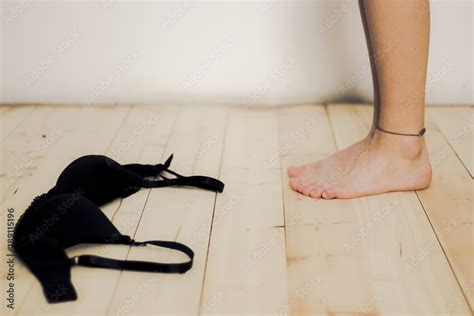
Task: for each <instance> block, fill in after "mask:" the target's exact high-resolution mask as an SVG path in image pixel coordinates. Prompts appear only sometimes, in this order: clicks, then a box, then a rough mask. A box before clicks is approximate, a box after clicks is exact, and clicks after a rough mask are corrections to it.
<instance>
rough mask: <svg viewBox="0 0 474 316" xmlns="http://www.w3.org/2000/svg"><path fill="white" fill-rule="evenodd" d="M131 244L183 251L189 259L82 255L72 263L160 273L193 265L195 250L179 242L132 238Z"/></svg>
mask: <svg viewBox="0 0 474 316" xmlns="http://www.w3.org/2000/svg"><path fill="white" fill-rule="evenodd" d="M129 244H130V245H133V246H146V245H154V246H158V247H163V248H168V249H173V250H177V251H181V252H182V253H185V254H186V255H187V256H188V257H189V260H188V261H186V262H182V263H160V262H149V261H135V260H117V259H111V258H104V257H100V256H94V255H81V256H75V257H72V258H71V264H72V265H73V266H74V265H78V266H85V267H93V268H106V269H116V270H128V271H142V272H160V273H185V272H186V271H188V270H189V269H191V268H192V266H193V260H194V252H193V251H192V250H191V248H189V247H188V246H186V245H183V244H181V243H179V242H175V241H163V240H149V241H143V242H137V241H135V240H133V239H130V242H129Z"/></svg>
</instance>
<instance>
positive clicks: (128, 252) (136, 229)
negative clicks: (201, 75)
mask: <svg viewBox="0 0 474 316" xmlns="http://www.w3.org/2000/svg"><path fill="white" fill-rule="evenodd" d="M181 110H182V108H180V109H179V111H178V112H177V113H176V118H175V120H174V122H173V127H172V128H171V131H170V133H169V135H168V139H167V141H166V145H165V148H168V145H169V142H170V139H171V137H172V135H173V132H174V130H175V127H176V123H177V121H178V118H179V116H180V113H181ZM129 113H130V112H129ZM109 147H110V146H109ZM142 154H143V151H142V153H140V156H141V155H142ZM165 154H166V153H165V151H163V154H162V155H161V159H162V160H163V158H164V157H165ZM151 190H152V189H148V194H147V195H146V199H145V202H144V203H143V207H142V211H141V213H140V217H139V218H138V222H137V226H136V227H135V231H134V232H133V236H132V238H133V239H134V238H135V235H136V234H137V231H138V227H139V226H140V223H141V220H142V217H143V214H144V213H145V209H146V206H147V203H148V199H149V197H150V194H151ZM131 249H132V246H129V247H128V250H127V254H126V255H125V259H124V260H127V259H128V256H129V255H130V250H131ZM122 275H123V271H122V270H120V275H119V277H118V281H117V284H116V285H115V288H114V291H113V293H112V296H111V300H110V303H109V306H108V307H107V310H106V312H105V315H108V314H110V308H111V307H112V302H113V301H114V297H115V295H116V294H117V291H118V287H119V284H120V280H121V278H122Z"/></svg>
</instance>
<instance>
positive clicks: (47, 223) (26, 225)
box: [15, 193, 123, 248]
mask: <svg viewBox="0 0 474 316" xmlns="http://www.w3.org/2000/svg"><path fill="white" fill-rule="evenodd" d="M27 212H32V213H31V215H30V216H28V217H29V218H28V219H29V220H28V221H20V222H19V224H18V227H17V230H16V231H18V232H20V233H21V234H18V233H17V235H22V236H16V238H15V240H21V238H22V237H23V238H24V237H26V238H28V240H29V241H31V242H32V243H33V244H34V243H35V241H36V240H39V239H40V238H41V237H46V238H48V239H52V240H58V241H59V243H60V245H61V246H62V247H63V248H67V247H71V246H74V245H77V244H80V243H117V241H120V240H121V239H122V236H123V235H122V234H120V232H119V231H118V230H117V229H116V228H115V226H114V225H113V224H112V223H111V222H110V220H109V219H108V218H107V217H106V216H105V215H104V213H103V212H102V211H101V210H100V208H98V207H97V206H96V205H95V204H94V203H93V202H92V201H90V200H88V199H86V198H84V197H83V196H81V195H80V194H75V193H72V194H60V195H56V196H53V197H50V198H49V199H48V200H47V201H46V202H44V203H42V204H41V205H39V206H38V207H37V208H36V209H34V210H28V211H27ZM27 215H29V214H27ZM25 217H26V216H25ZM91 227H93V229H91ZM18 237H19V238H18ZM20 246H21V245H20Z"/></svg>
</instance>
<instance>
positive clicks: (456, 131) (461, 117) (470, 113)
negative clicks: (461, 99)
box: [427, 106, 474, 178]
mask: <svg viewBox="0 0 474 316" xmlns="http://www.w3.org/2000/svg"><path fill="white" fill-rule="evenodd" d="M427 112H428V117H431V118H432V119H433V120H434V122H435V123H436V125H437V126H438V128H439V130H440V131H441V133H442V134H443V135H444V137H445V138H446V139H447V141H448V143H449V144H450V145H451V146H452V147H453V149H454V151H455V152H456V154H457V155H458V157H459V159H461V161H462V163H463V164H464V166H466V168H467V170H468V171H469V173H470V175H471V178H472V177H473V176H474V145H473V144H474V109H473V107H467V106H466V107H442V108H438V107H433V108H428V111H427Z"/></svg>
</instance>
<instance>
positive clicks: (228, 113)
mask: <svg viewBox="0 0 474 316" xmlns="http://www.w3.org/2000/svg"><path fill="white" fill-rule="evenodd" d="M230 111H231V110H230V109H229V108H227V112H226V118H225V125H224V126H225V128H224V135H223V137H222V146H221V159H220V163H219V172H218V177H217V178H218V179H219V180H222V179H221V175H222V165H223V161H224V153H225V148H226V141H227V132H228V130H229V124H228V123H229V117H230ZM218 194H219V193H216V194H215V196H214V208H213V210H212V216H211V225H210V228H209V238H208V241H207V252H206V261H205V263H204V271H203V274H202V283H201V293H200V295H199V308H198V315H201V306H202V303H203V299H204V285H205V283H206V274H207V263H208V260H209V252H210V248H211V240H212V228H213V226H214V216H215V214H216V205H217V198H218Z"/></svg>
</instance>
